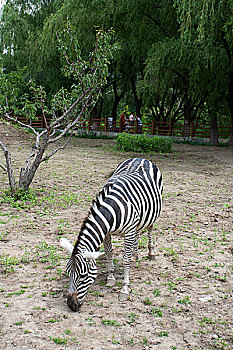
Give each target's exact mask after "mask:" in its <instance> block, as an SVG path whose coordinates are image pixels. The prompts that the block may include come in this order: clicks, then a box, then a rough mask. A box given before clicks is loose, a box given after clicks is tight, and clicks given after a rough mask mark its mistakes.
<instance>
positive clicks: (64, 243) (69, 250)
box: [60, 238, 74, 254]
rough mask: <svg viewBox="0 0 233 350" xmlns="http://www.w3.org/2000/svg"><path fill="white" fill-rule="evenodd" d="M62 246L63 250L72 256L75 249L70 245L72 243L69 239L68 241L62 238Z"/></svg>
mask: <svg viewBox="0 0 233 350" xmlns="http://www.w3.org/2000/svg"><path fill="white" fill-rule="evenodd" d="M60 244H61V246H62V248H64V249H65V250H66V251H67V253H70V254H71V253H72V251H73V249H74V247H73V245H72V244H71V243H70V241H68V239H66V238H61V239H60Z"/></svg>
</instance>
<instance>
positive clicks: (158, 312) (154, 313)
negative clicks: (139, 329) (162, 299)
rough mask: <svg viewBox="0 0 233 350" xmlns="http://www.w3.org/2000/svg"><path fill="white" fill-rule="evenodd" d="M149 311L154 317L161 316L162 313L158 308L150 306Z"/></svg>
mask: <svg viewBox="0 0 233 350" xmlns="http://www.w3.org/2000/svg"><path fill="white" fill-rule="evenodd" d="M151 313H152V315H153V316H155V317H163V313H162V311H161V310H160V309H159V308H154V307H153V308H152V310H151Z"/></svg>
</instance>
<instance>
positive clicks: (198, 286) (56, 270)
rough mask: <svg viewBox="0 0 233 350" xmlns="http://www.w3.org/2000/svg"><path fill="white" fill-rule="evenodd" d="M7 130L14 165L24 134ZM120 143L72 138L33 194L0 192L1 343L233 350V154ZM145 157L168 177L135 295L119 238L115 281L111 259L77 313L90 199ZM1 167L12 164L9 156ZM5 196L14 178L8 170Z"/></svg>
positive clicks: (142, 247)
mask: <svg viewBox="0 0 233 350" xmlns="http://www.w3.org/2000/svg"><path fill="white" fill-rule="evenodd" d="M28 137H29V136H28V135H24V136H22V134H20V133H18V132H17V130H15V129H9V128H7V127H6V125H5V124H0V139H3V140H4V141H5V142H6V144H7V145H9V147H10V149H11V154H12V159H13V160H14V162H15V165H16V166H17V167H19V166H20V164H21V163H22V158H23V157H24V154H25V153H26V152H25V151H28V149H29V147H28V148H27V146H25V139H28ZM114 142H115V141H112V140H105V141H103V140H89V139H85V140H84V139H74V140H72V141H71V143H70V144H69V145H68V147H67V148H66V149H65V150H63V151H61V152H60V153H58V154H56V155H55V157H54V158H53V160H52V161H51V162H49V163H48V164H43V165H42V166H41V168H40V169H39V171H38V172H37V174H36V177H35V180H34V182H33V184H32V191H31V193H30V196H28V197H26V198H25V200H22V201H21V202H13V201H10V199H9V198H8V199H7V198H6V197H5V196H4V192H1V197H0V201H1V204H0V344H1V346H2V348H4V349H5V350H12V349H13V348H14V349H18V350H22V349H33V348H36V349H41V350H42V349H51V350H53V349H69V350H72V349H80V350H81V349H86V350H91V349H101V350H107V349H117V350H119V349H122V350H129V349H133V350H142V349H156V350H169V349H178V350H181V349H189V350H199V349H203V350H213V349H216V350H217V349H218V350H219V349H228V350H230V349H231V348H232V347H233V343H232V320H233V314H232V308H231V307H230V304H231V300H232V282H233V281H232V269H233V259H232V253H233V250H232V205H233V203H232V197H233V196H232V188H233V179H232V173H233V162H232V159H233V151H232V149H225V148H211V147H199V146H191V145H174V150H175V151H174V152H173V153H170V154H165V155H159V154H156V155H151V154H147V155H146V154H143V155H142V154H140V155H139V154H133V153H118V152H116V151H114V150H113V149H112V147H113V145H114ZM135 156H142V157H145V158H148V159H149V160H151V161H152V162H153V163H154V164H156V165H157V166H158V167H159V169H160V170H161V172H162V173H163V182H164V193H163V212H162V214H161V216H160V218H159V220H158V221H156V223H155V225H154V231H153V234H154V239H155V244H156V247H155V254H156V256H155V260H154V261H151V260H148V259H147V235H146V232H142V234H141V236H140V240H139V260H138V261H137V262H136V263H134V264H133V265H132V267H131V278H130V281H131V286H132V292H131V293H130V297H129V300H128V301H126V302H123V303H120V302H119V301H118V292H119V291H120V289H121V286H122V274H123V264H122V254H123V241H122V239H120V238H118V237H113V248H114V262H115V266H116V272H115V277H116V278H117V284H116V286H114V287H106V285H105V283H106V268H105V256H104V255H103V256H102V257H100V259H99V261H98V276H97V280H96V282H95V284H94V285H93V286H91V288H90V290H89V292H88V294H87V295H86V298H85V303H84V304H83V305H82V306H81V308H80V311H79V312H78V313H74V312H72V311H71V310H69V309H68V307H67V304H66V291H67V286H68V278H67V276H66V275H65V267H66V262H67V254H66V253H65V252H63V250H62V248H61V247H60V244H59V240H60V237H62V236H64V237H66V238H68V239H69V240H70V241H72V242H75V240H76V237H77V234H78V232H79V229H80V227H81V225H82V222H83V220H84V219H85V217H86V215H87V213H88V210H89V207H90V205H91V202H92V199H93V198H94V197H95V195H96V193H97V192H98V191H99V189H100V188H101V187H102V185H103V184H104V183H105V182H106V180H107V178H108V175H109V173H110V172H111V171H113V170H114V169H115V168H116V166H117V165H118V164H119V163H120V162H121V161H123V160H124V159H127V158H130V157H135ZM1 157H2V155H1ZM0 162H3V159H2V158H1V159H0ZM0 176H1V180H0V181H1V191H3V190H5V189H6V188H7V177H6V175H5V174H4V173H3V172H1V173H0Z"/></svg>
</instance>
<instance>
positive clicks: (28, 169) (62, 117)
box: [0, 24, 116, 195]
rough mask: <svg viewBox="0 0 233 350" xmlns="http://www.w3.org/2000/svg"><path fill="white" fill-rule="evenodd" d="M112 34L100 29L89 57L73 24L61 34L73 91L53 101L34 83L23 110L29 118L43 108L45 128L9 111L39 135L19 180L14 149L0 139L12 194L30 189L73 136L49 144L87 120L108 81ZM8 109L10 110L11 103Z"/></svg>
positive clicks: (58, 95)
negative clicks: (83, 53) (42, 167)
mask: <svg viewBox="0 0 233 350" xmlns="http://www.w3.org/2000/svg"><path fill="white" fill-rule="evenodd" d="M112 34H113V32H112V31H110V32H107V33H106V32H103V31H101V30H99V31H98V32H97V34H96V45H95V48H94V50H93V52H91V53H90V55H89V59H87V60H84V59H83V58H82V57H81V53H80V52H81V50H80V48H79V45H78V41H77V40H76V38H75V32H74V29H73V28H72V27H71V26H70V24H68V25H67V27H66V29H65V30H64V31H63V32H62V33H61V34H59V35H58V42H59V49H60V51H61V54H62V57H63V58H64V67H63V70H64V73H65V74H66V75H67V76H71V77H72V79H73V80H74V82H75V83H74V84H73V86H72V88H71V91H70V92H67V91H66V90H64V89H61V90H60V91H59V92H58V93H57V94H55V95H54V96H53V98H52V100H51V101H50V103H49V104H48V103H47V97H46V93H45V90H44V88H43V87H41V86H39V87H37V86H35V84H33V83H32V84H31V92H32V97H30V98H28V99H27V101H26V102H25V103H24V107H23V109H22V110H23V111H24V113H25V114H26V115H27V116H28V117H29V119H31V118H33V117H34V118H35V115H36V113H38V111H40V112H41V113H42V117H43V121H44V125H45V128H44V129H43V130H40V131H38V130H37V129H35V128H34V127H33V126H32V125H30V123H23V122H21V121H19V120H18V119H17V117H15V116H14V115H12V114H11V113H5V117H6V118H7V120H9V121H11V122H17V123H18V124H19V125H21V126H22V127H26V128H28V129H30V130H31V132H32V133H33V134H34V136H35V141H34V144H33V146H32V149H31V152H30V154H29V156H28V158H27V160H26V161H25V163H24V165H23V166H22V167H21V170H20V174H19V180H18V183H16V180H15V176H14V171H13V166H12V162H11V154H10V151H9V149H8V148H7V147H6V145H4V144H3V142H2V141H0V148H1V149H2V151H3V153H4V156H5V162H6V167H5V166H4V165H3V164H1V165H0V168H1V169H2V170H3V171H7V173H8V179H9V185H10V189H11V193H12V195H16V194H17V193H18V191H19V190H28V189H29V186H30V184H31V182H32V180H33V178H34V176H35V173H36V171H37V169H38V167H39V166H40V164H41V163H42V162H44V161H46V160H48V159H50V158H51V157H52V156H53V155H54V154H55V153H57V152H58V151H59V150H61V149H63V148H65V147H66V145H67V143H68V141H69V139H70V137H69V138H68V139H67V140H66V141H65V142H64V143H63V145H61V146H58V147H56V148H55V149H53V150H49V146H50V145H53V144H55V143H56V142H57V141H59V140H61V139H62V138H63V136H64V135H65V134H67V133H70V135H71V134H72V130H73V129H74V127H75V126H76V125H77V123H78V122H79V121H80V120H85V118H86V117H87V115H89V113H90V111H91V109H92V108H93V107H94V105H95V103H96V102H97V100H98V98H99V96H100V92H101V89H102V88H103V86H104V85H105V84H106V82H107V76H108V63H109V59H110V58H111V57H112V53H113V50H114V49H115V48H116V46H115V45H111V38H112ZM7 109H8V110H9V106H7ZM46 150H47V151H48V152H47V153H45V152H46Z"/></svg>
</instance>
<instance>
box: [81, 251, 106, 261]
mask: <svg viewBox="0 0 233 350" xmlns="http://www.w3.org/2000/svg"><path fill="white" fill-rule="evenodd" d="M103 254H104V252H87V251H86V252H83V256H84V258H86V259H94V260H96V259H98V258H99V257H100V256H101V255H103Z"/></svg>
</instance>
